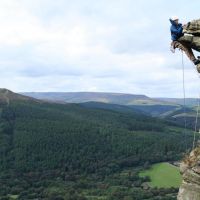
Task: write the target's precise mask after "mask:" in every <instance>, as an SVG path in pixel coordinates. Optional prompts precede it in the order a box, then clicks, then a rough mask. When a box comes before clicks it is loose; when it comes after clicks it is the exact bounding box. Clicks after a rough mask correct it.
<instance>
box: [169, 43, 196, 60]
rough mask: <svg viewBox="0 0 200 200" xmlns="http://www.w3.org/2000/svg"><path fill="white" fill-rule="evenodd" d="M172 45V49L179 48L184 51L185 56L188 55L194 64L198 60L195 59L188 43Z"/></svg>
mask: <svg viewBox="0 0 200 200" xmlns="http://www.w3.org/2000/svg"><path fill="white" fill-rule="evenodd" d="M171 45H172V47H173V48H174V49H176V48H178V49H180V50H182V51H184V52H185V54H186V55H187V57H188V58H189V59H190V60H191V61H192V62H194V61H195V59H196V58H195V56H194V53H193V51H192V49H191V48H190V47H189V46H188V45H187V44H186V43H184V42H178V41H173V42H172V44H171Z"/></svg>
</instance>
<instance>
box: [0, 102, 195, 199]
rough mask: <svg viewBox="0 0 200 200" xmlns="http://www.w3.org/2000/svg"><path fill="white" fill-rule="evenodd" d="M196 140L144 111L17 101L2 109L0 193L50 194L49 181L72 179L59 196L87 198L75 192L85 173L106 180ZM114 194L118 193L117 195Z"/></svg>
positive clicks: (173, 154)
mask: <svg viewBox="0 0 200 200" xmlns="http://www.w3.org/2000/svg"><path fill="white" fill-rule="evenodd" d="M191 143H192V135H191V134H190V133H189V132H187V134H186V136H185V139H184V137H183V129H182V128H180V127H176V126H172V124H171V123H169V122H165V121H162V120H158V119H156V118H151V117H148V116H145V115H142V114H141V115H140V114H126V113H120V112H115V111H108V110H101V109H89V108H84V107H82V106H80V105H76V104H67V105H59V104H51V103H37V102H23V101H19V102H17V101H16V102H12V103H11V104H10V105H9V106H6V105H2V106H1V109H0V170H1V172H0V183H1V184H4V186H5V187H6V188H4V189H1V190H0V191H1V192H0V194H1V195H3V197H4V198H5V199H6V198H8V199H9V198H10V197H8V194H12V195H21V196H20V199H23V198H24V199H27V198H28V199H35V198H39V199H40V198H41V199H45V198H47V196H48V195H49V193H48V195H47V194H46V193H45V191H46V189H47V188H48V187H49V184H50V185H51V184H52V183H55V182H57V181H58V182H62V184H64V185H65V184H67V185H68V184H70V187H67V188H68V189H67V191H65V195H60V196H61V198H60V199H69V196H70V194H71V196H73V195H75V196H76V198H75V197H74V199H73V200H75V199H79V198H80V199H81V198H82V199H84V198H85V199H86V197H85V196H84V195H83V196H84V197H83V196H80V195H79V194H78V193H76V192H74V193H73V191H74V189H75V190H76V189H77V190H78V188H80V187H72V188H71V186H73V185H74V184H75V183H77V182H78V183H79V182H81V179H80V177H81V176H82V175H85V176H86V177H88V176H91V175H94V177H96V178H94V180H96V181H101V180H102V181H103V180H104V179H105V178H106V177H108V176H110V175H112V174H115V173H118V172H120V171H121V170H123V169H126V168H128V167H134V166H135V167H138V166H145V165H149V164H151V163H157V162H162V161H169V160H170V161H171V160H177V159H179V158H180V157H181V156H182V154H183V152H185V150H186V147H189V146H190V145H191ZM10 174H12V175H10ZM37 174H39V175H37ZM27 176H28V177H29V180H30V184H29V181H28V180H27V178H26V177H27ZM44 176H45V177H46V178H45V177H44ZM6 177H7V178H6ZM19 177H21V178H19ZM41 177H43V179H42V180H46V181H47V182H45V181H44V182H42V180H41ZM77 177H79V178H77ZM112 179H113V178H112ZM138 179H139V181H140V184H138V186H134V187H139V188H140V187H141V184H142V181H141V179H140V178H138ZM94 180H93V182H94V183H95V181H94ZM49 181H50V182H49ZM52 181H53V182H52ZM89 182H90V181H88V183H89ZM133 182H134V181H132V182H131V181H130V183H131V184H134V183H133ZM35 184H36V186H35ZM37 184H38V186H37ZM62 184H61V185H62ZM60 187H61V188H62V186H60ZM31 188H32V189H33V188H36V189H34V190H33V191H31ZM130 188H131V185H129V186H128V189H127V190H126V191H124V192H123V191H120V193H122V194H124V193H128V194H129V192H130V195H129V196H131V195H132V193H134V192H133V191H132V192H131V191H129V190H130ZM71 189H72V190H71ZM5 191H6V192H5ZM26 191H28V192H26ZM70 191H72V192H71V193H70ZM134 191H135V190H134ZM138 191H139V192H138V195H139V193H141V191H140V190H138ZM135 192H136V191H135ZM5 193H6V194H5ZM63 193H64V192H63ZM68 193H69V196H68V197H65V198H64V196H66V194H68ZM30 194H32V197H30ZM39 194H40V195H39ZM56 194H57V193H56ZM72 194H73V195H72ZM117 194H118V192H117ZM145 194H146V192H145V191H144V195H145ZM52 195H53V194H52ZM106 195H107V196H109V195H111V193H109V195H108V194H106ZM119 195H120V194H119ZM124 195H125V194H124ZM57 196H58V198H57V197H56V198H57V199H59V195H57ZM125 196H126V195H125ZM154 196H155V195H154ZM22 197H23V198H22ZM52 198H53V197H52ZM47 199H50V198H47ZM54 199H55V198H54ZM109 199H117V198H116V195H115V194H113V195H111V196H109ZM119 199H120V198H119ZM129 199H131V198H129ZM134 199H140V198H139V196H138V197H135V198H134ZM141 199H142V197H141ZM147 199H151V195H150V196H149V197H148V198H147ZM154 199H155V198H154Z"/></svg>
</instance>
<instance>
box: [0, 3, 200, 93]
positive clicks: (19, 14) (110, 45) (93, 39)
mask: <svg viewBox="0 0 200 200" xmlns="http://www.w3.org/2000/svg"><path fill="white" fill-rule="evenodd" d="M180 3H181V5H183V6H182V7H181V8H180ZM198 6H199V2H198V1H194V2H193V3H192V4H191V3H190V2H188V1H186V0H185V1H184V2H183V1H180V0H178V1H177V2H173V6H172V1H168V2H165V1H160V0H151V1H148V2H147V1H146V0H141V1H139V2H136V1H131V0H123V1H122V0H117V1H116V0H115V1H114V0H110V1H106V0H102V1H98V2H94V1H92V0H85V1H80V0H74V1H65V0H57V1H54V0H29V1H26V0H17V1H16V0H9V1H7V0H2V1H1V2H0V26H1V33H0V71H1V73H0V84H1V87H7V88H9V89H12V90H14V91H18V92H23V91H101V92H103V91H107V92H125V93H140V94H142V93H143V94H147V95H149V96H181V93H182V91H181V88H182V86H181V84H182V71H181V70H182V68H181V67H182V66H181V54H180V53H179V52H177V53H176V54H175V55H173V54H171V53H170V51H169V44H170V34H169V22H168V18H169V16H170V15H173V14H176V15H179V16H180V17H181V18H183V21H186V20H187V19H186V17H185V13H186V12H187V18H188V19H193V18H196V17H197V14H195V13H198V12H195V10H197V8H198ZM177 8H180V9H178V10H177ZM189 10H192V11H191V12H190V11H189ZM185 69H186V85H187V88H188V89H187V92H188V95H190V96H195V95H196V94H197V93H198V86H197V84H196V83H197V81H198V79H197V76H196V74H195V73H196V72H195V69H194V67H193V66H192V65H191V63H190V62H189V61H187V59H185Z"/></svg>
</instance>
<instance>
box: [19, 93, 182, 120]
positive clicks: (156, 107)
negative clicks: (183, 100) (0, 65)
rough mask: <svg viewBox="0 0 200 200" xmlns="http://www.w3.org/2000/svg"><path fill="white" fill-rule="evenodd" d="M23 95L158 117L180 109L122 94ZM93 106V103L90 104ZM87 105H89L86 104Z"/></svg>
mask: <svg viewBox="0 0 200 200" xmlns="http://www.w3.org/2000/svg"><path fill="white" fill-rule="evenodd" d="M22 94H24V95H27V96H30V97H34V98H37V99H43V100H48V101H53V102H60V103H64V102H65V103H88V102H97V103H104V104H105V103H107V104H114V105H122V106H128V107H129V108H127V109H129V110H130V109H131V108H134V110H135V109H136V110H138V111H139V110H140V111H141V112H143V113H146V114H149V115H152V116H160V115H164V114H165V113H168V112H173V111H176V110H178V109H180V108H181V106H180V105H179V104H176V103H171V102H166V101H165V100H164V101H163V100H158V99H154V98H150V97H147V96H145V95H134V94H123V93H101V92H44V93H40V92H33V93H22ZM92 104H93V103H92ZM88 105H89V104H88Z"/></svg>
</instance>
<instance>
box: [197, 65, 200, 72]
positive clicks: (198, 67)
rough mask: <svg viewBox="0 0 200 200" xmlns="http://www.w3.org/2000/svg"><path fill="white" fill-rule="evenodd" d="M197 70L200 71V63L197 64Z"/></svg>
mask: <svg viewBox="0 0 200 200" xmlns="http://www.w3.org/2000/svg"><path fill="white" fill-rule="evenodd" d="M196 67H197V71H198V72H199V73H200V64H198V65H196Z"/></svg>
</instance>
